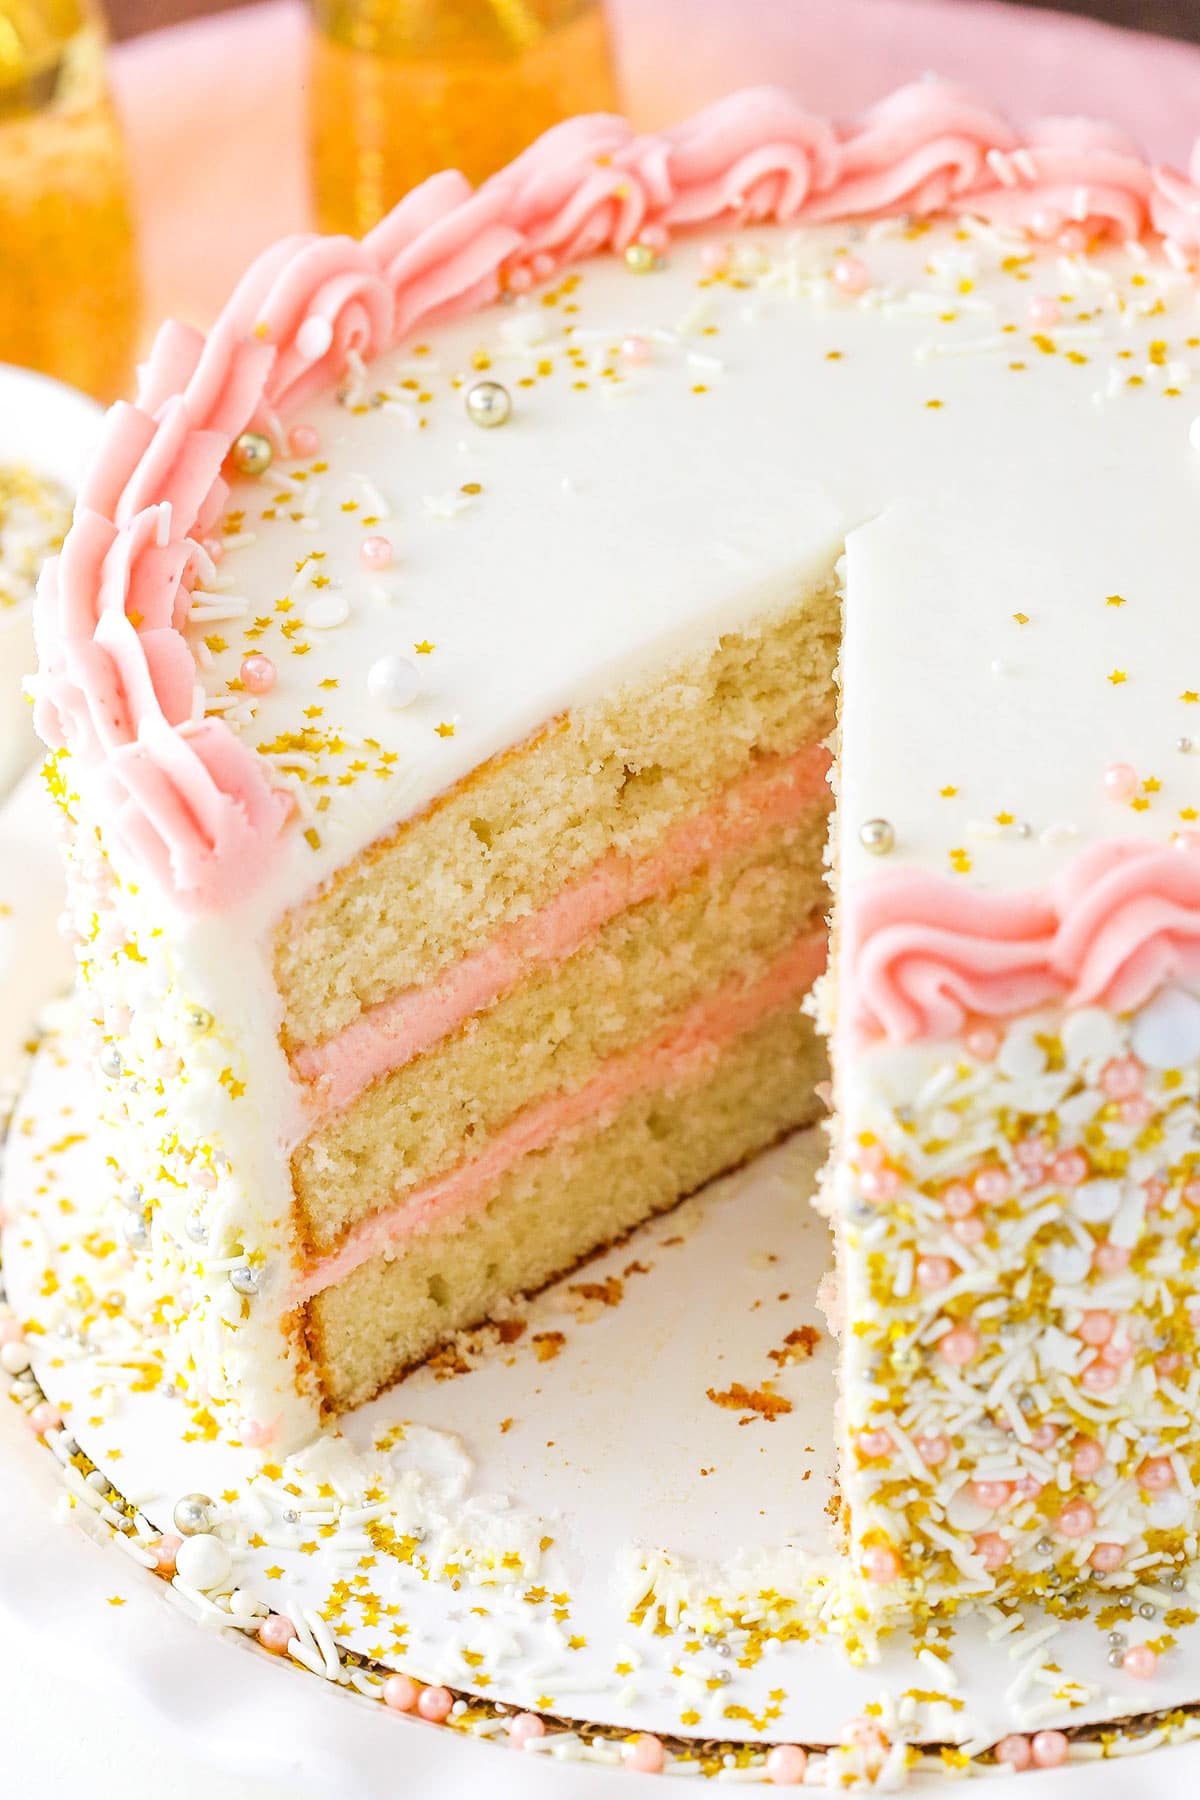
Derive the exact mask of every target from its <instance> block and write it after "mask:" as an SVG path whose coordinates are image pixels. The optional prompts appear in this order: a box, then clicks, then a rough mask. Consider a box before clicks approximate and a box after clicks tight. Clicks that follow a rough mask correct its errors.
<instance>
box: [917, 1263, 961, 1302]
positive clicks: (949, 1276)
mask: <svg viewBox="0 0 1200 1800" xmlns="http://www.w3.org/2000/svg"><path fill="white" fill-rule="evenodd" d="M953 1279H954V1264H953V1263H952V1262H951V1261H950V1258H949V1257H948V1256H923V1257H921V1259H920V1261H919V1262H918V1263H917V1286H918V1287H921V1288H924V1289H925V1290H926V1292H927V1293H936V1291H937V1289H938V1288H944V1287H946V1286H947V1285H948V1284H949V1283H950V1282H951V1281H952V1280H953Z"/></svg>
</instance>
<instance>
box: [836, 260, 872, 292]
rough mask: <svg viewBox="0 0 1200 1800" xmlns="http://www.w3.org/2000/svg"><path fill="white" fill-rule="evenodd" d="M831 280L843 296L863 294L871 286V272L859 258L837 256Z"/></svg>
mask: <svg viewBox="0 0 1200 1800" xmlns="http://www.w3.org/2000/svg"><path fill="white" fill-rule="evenodd" d="M833 279H834V280H835V281H836V283H837V285H838V287H839V288H840V289H841V290H842V292H843V294H865V293H866V291H867V289H868V288H869V287H870V285H871V271H870V269H868V267H867V265H866V263H865V262H863V260H862V258H861V257H860V256H839V257H838V259H837V261H836V262H835V263H834V265H833Z"/></svg>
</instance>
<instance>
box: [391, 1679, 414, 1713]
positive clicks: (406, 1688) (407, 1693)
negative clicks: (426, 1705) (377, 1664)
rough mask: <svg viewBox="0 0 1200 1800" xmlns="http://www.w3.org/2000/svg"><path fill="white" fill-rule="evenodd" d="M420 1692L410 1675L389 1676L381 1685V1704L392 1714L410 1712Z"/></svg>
mask: <svg viewBox="0 0 1200 1800" xmlns="http://www.w3.org/2000/svg"><path fill="white" fill-rule="evenodd" d="M420 1692H421V1690H420V1688H419V1687H418V1686H417V1684H416V1682H415V1681H414V1680H413V1679H412V1677H411V1676H410V1675H389V1676H388V1678H387V1680H386V1681H385V1682H384V1684H383V1704H384V1705H385V1706H390V1707H391V1709H392V1711H393V1712H411V1711H412V1709H413V1707H414V1706H415V1705H416V1704H417V1699H418V1696H419V1695H420Z"/></svg>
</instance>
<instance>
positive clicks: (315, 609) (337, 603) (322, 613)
mask: <svg viewBox="0 0 1200 1800" xmlns="http://www.w3.org/2000/svg"><path fill="white" fill-rule="evenodd" d="M349 617H350V602H349V601H348V600H347V599H346V596H345V595H344V594H331V593H326V594H318V595H317V597H316V599H315V600H310V601H309V603H308V605H307V606H306V607H305V608H304V623H305V624H306V625H307V626H308V627H309V629H310V630H312V631H332V630H333V629H334V627H335V626H337V625H344V624H345V623H346V620H347V619H348V618H349Z"/></svg>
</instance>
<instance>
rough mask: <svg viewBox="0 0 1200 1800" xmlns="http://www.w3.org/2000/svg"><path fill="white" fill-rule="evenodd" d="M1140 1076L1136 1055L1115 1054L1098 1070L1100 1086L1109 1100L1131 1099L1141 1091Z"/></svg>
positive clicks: (1139, 1064)
mask: <svg viewBox="0 0 1200 1800" xmlns="http://www.w3.org/2000/svg"><path fill="white" fill-rule="evenodd" d="M1142 1076H1143V1070H1142V1065H1141V1063H1140V1062H1139V1061H1138V1059H1137V1057H1136V1056H1115V1057H1114V1058H1113V1060H1112V1061H1111V1062H1107V1063H1105V1065H1104V1067H1103V1068H1102V1069H1101V1071H1100V1088H1101V1091H1102V1092H1103V1093H1104V1094H1106V1095H1107V1097H1108V1098H1109V1099H1110V1100H1132V1099H1133V1097H1134V1095H1135V1094H1140V1093H1141V1091H1142Z"/></svg>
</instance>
